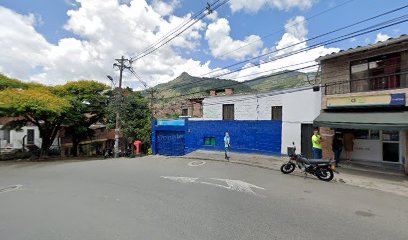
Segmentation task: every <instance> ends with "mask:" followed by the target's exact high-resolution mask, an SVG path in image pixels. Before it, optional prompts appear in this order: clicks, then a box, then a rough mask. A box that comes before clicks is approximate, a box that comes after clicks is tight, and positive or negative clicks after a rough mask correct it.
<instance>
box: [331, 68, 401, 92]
mask: <svg viewBox="0 0 408 240" xmlns="http://www.w3.org/2000/svg"><path fill="white" fill-rule="evenodd" d="M324 87H325V95H334V94H344V93H356V92H370V91H379V90H391V89H399V88H408V71H407V72H401V73H395V74H388V75H381V76H375V77H369V78H362V79H355V80H350V81H343V82H335V83H328V84H325V85H324Z"/></svg>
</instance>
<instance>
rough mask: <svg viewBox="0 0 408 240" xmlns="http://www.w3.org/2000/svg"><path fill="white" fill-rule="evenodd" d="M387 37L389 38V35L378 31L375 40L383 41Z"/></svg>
mask: <svg viewBox="0 0 408 240" xmlns="http://www.w3.org/2000/svg"><path fill="white" fill-rule="evenodd" d="M388 38H390V36H388V35H387V34H382V33H378V34H377V37H376V38H375V42H384V41H386V40H388Z"/></svg>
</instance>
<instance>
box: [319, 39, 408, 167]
mask: <svg viewBox="0 0 408 240" xmlns="http://www.w3.org/2000/svg"><path fill="white" fill-rule="evenodd" d="M317 61H318V62H319V63H320V65H321V69H322V89H323V91H322V92H323V94H322V112H321V114H320V116H319V117H318V118H317V119H316V120H315V125H316V126H319V127H320V130H321V135H322V137H323V139H326V141H325V142H324V144H323V148H324V149H323V155H324V157H326V158H332V157H333V153H332V151H331V140H332V139H333V137H334V135H335V134H337V135H339V136H344V135H345V134H348V135H351V136H352V139H354V140H351V141H350V138H349V139H348V140H346V139H344V140H346V141H347V143H346V142H345V145H349V147H348V148H349V150H350V146H351V150H352V151H351V159H352V160H356V161H358V160H361V162H366V163H367V164H378V165H380V166H390V167H396V168H400V169H404V168H405V171H406V172H408V164H407V161H406V159H407V157H408V147H407V143H408V134H407V131H408V101H407V97H408V36H401V37H399V38H396V39H389V40H387V41H384V42H379V43H376V44H373V45H369V46H365V47H357V48H354V49H349V50H346V51H341V52H339V53H333V54H330V55H326V56H323V57H320V58H318V59H317ZM350 142H351V143H350ZM343 153H344V151H343ZM342 157H343V158H345V155H344V154H343V156H342Z"/></svg>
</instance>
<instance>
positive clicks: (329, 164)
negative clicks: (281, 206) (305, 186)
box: [280, 143, 336, 182]
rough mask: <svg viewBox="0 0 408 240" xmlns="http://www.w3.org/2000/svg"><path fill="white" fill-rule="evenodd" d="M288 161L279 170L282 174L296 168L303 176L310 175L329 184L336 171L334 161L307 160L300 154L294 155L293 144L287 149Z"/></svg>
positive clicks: (294, 148)
mask: <svg viewBox="0 0 408 240" xmlns="http://www.w3.org/2000/svg"><path fill="white" fill-rule="evenodd" d="M288 156H289V161H288V162H287V163H284V164H283V165H282V166H281V168H280V170H281V171H282V172H283V173H284V174H289V173H291V172H293V171H294V170H295V168H296V166H297V167H298V168H299V169H300V170H301V171H303V172H304V173H305V174H308V173H309V174H312V175H314V176H316V177H317V178H319V179H320V180H322V181H326V182H329V181H331V180H332V179H333V177H334V173H333V171H335V169H336V165H335V162H334V161H331V160H330V161H324V160H320V159H307V158H305V157H303V156H302V155H301V154H296V147H295V144H294V143H293V146H292V147H288Z"/></svg>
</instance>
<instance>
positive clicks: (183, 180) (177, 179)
mask: <svg viewBox="0 0 408 240" xmlns="http://www.w3.org/2000/svg"><path fill="white" fill-rule="evenodd" d="M161 178H165V179H169V180H172V181H175V182H179V183H193V182H196V181H197V180H198V178H190V177H172V176H161Z"/></svg>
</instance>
